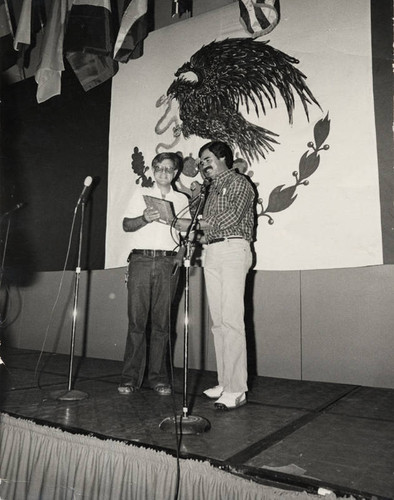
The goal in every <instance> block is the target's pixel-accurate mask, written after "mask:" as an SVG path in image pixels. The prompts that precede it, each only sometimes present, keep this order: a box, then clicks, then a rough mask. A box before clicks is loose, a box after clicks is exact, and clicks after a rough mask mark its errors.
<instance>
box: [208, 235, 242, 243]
mask: <svg viewBox="0 0 394 500" xmlns="http://www.w3.org/2000/svg"><path fill="white" fill-rule="evenodd" d="M243 239H244V238H243V237H242V236H227V238H215V239H213V240H211V241H208V245H212V243H220V242H221V241H227V240H243Z"/></svg>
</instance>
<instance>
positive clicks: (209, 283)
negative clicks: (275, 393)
mask: <svg viewBox="0 0 394 500" xmlns="http://www.w3.org/2000/svg"><path fill="white" fill-rule="evenodd" d="M204 260H205V262H204V276H205V286H206V290H207V296H208V306H209V311H210V314H211V319H212V333H213V337H214V345H215V353H216V365H217V372H218V384H219V385H221V386H223V388H224V391H226V392H245V391H247V390H248V387H247V377H248V374H247V356H246V338H245V322H244V310H245V306H244V294H245V281H246V274H247V272H248V270H249V268H250V266H251V265H252V252H251V249H250V243H248V242H247V241H246V240H243V239H230V240H225V241H223V242H218V243H213V244H211V245H207V246H206V247H205V259H204Z"/></svg>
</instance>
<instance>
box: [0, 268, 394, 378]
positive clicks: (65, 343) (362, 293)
mask: <svg viewBox="0 0 394 500" xmlns="http://www.w3.org/2000/svg"><path fill="white" fill-rule="evenodd" d="M61 277H62V273H61V272H48V273H39V274H38V275H37V276H36V277H35V281H34V283H33V284H32V285H30V286H29V287H23V288H22V287H21V288H19V289H18V288H16V287H13V288H12V289H11V291H10V297H9V299H10V300H9V310H8V314H7V320H8V321H9V322H11V325H10V326H9V327H8V328H7V329H6V331H5V336H4V341H5V342H7V343H8V344H9V345H12V346H15V347H19V348H24V349H34V350H37V349H38V350H41V349H42V350H44V351H54V352H60V353H66V354H67V353H69V352H70V337H71V330H72V314H71V313H72V308H73V297H74V281H75V273H74V272H72V271H68V272H66V273H65V276H64V279H63V284H62V287H61V291H60V293H59V287H60V282H61ZM252 281H253V293H252V295H249V296H248V297H247V301H248V303H247V324H248V337H249V342H248V343H249V357H250V358H251V359H252V360H253V359H255V361H256V366H257V373H258V375H264V376H270V377H279V378H289V379H300V380H316V381H324V382H336V383H346V384H356V385H366V386H375V387H391V388H394V307H393V304H394V266H377V267H366V268H356V269H337V270H324V271H302V272H301V271H292V272H287V271H286V272H265V271H257V272H256V273H254V280H252ZM57 295H59V299H58V301H57V305H56V307H55V308H54V305H55V301H56V297H57ZM189 297H190V311H189V312H190V326H189V335H188V337H189V356H188V365H189V368H202V369H206V370H215V356H214V349H213V343H212V337H211V334H210V332H209V313H208V311H207V304H206V298H205V293H204V283H203V274H202V270H201V269H199V268H193V269H192V270H191V276H190V295H189ZM53 308H54V312H52V311H53ZM183 312H184V302H183V300H181V302H180V304H179V315H178V319H177V328H176V329H177V340H176V343H175V356H174V361H175V366H178V367H181V366H183V341H184V335H183V333H184V324H183ZM76 326H77V328H76V348H75V353H76V354H77V355H79V354H82V353H83V354H85V355H86V356H88V357H94V358H104V359H115V360H121V359H122V358H123V350H124V345H125V337H126V329H127V312H126V288H125V285H124V268H122V269H110V270H102V271H92V272H89V273H88V272H86V271H83V272H82V273H81V279H80V286H79V298H78V315H77V322H76Z"/></svg>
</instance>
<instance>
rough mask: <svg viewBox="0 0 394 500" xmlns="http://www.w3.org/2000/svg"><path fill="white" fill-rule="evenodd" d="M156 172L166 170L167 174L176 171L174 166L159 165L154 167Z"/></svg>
mask: <svg viewBox="0 0 394 500" xmlns="http://www.w3.org/2000/svg"><path fill="white" fill-rule="evenodd" d="M153 170H154V172H156V173H158V172H165V173H166V174H173V173H174V172H175V168H174V167H160V166H159V165H157V166H156V167H153Z"/></svg>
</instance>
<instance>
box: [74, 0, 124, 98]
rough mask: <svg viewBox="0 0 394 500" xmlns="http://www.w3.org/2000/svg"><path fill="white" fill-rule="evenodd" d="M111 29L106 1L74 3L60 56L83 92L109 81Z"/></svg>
mask: <svg viewBox="0 0 394 500" xmlns="http://www.w3.org/2000/svg"><path fill="white" fill-rule="evenodd" d="M114 40H115V35H114V28H113V19H112V12H111V2H110V0H74V1H73V5H72V8H71V11H70V14H69V18H68V22H67V29H66V34H65V38H64V53H65V55H66V58H67V60H68V62H69V63H70V66H71V67H72V69H73V70H74V73H75V74H76V76H77V78H78V80H79V82H80V83H81V85H82V87H83V88H84V90H85V91H88V90H90V89H92V88H94V87H96V86H97V85H100V84H101V83H103V82H105V81H106V80H108V79H110V78H112V77H113V76H114V75H115V74H116V72H117V71H118V63H117V62H116V61H114V60H113V59H112V51H113V47H114Z"/></svg>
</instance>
